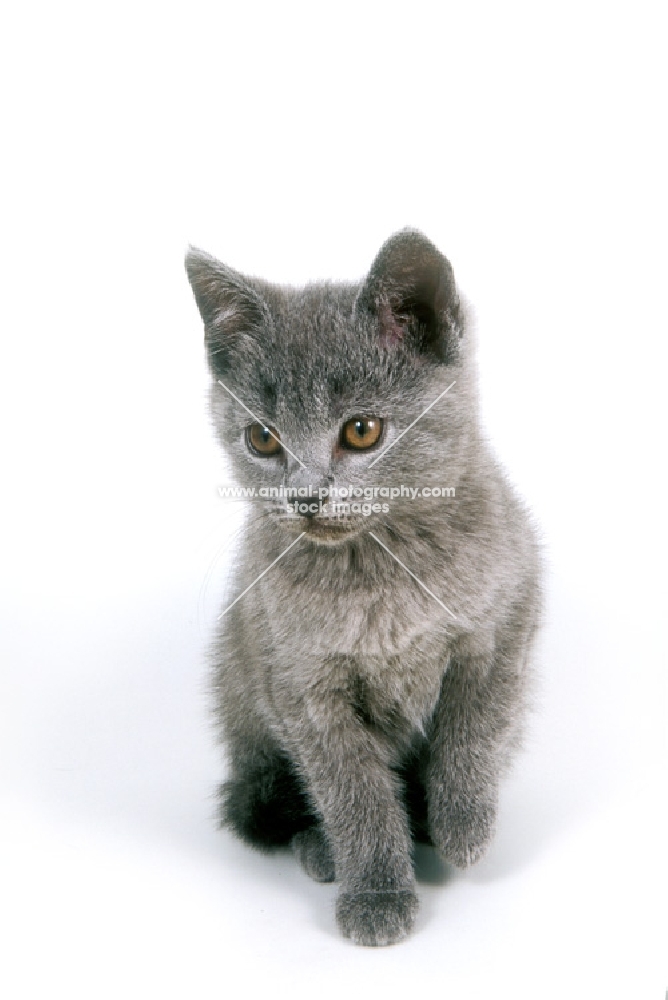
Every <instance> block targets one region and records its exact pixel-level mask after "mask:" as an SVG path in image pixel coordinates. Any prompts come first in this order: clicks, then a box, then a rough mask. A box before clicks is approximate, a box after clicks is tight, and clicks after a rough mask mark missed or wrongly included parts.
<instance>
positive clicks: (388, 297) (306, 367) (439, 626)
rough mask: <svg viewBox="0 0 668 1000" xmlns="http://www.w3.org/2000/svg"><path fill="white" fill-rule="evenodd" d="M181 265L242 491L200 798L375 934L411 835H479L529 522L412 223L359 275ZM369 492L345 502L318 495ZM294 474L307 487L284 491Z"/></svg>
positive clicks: (400, 914)
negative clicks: (215, 773) (213, 754)
mask: <svg viewBox="0 0 668 1000" xmlns="http://www.w3.org/2000/svg"><path fill="white" fill-rule="evenodd" d="M186 265H187V271H188V276H189V279H190V283H191V285H192V288H193V291H194V293H195V299H196V301H197V305H198V307H199V310H200V313H201V316H202V319H203V321H204V329H205V334H206V347H207V351H208V360H209V366H210V369H211V374H212V383H211V411H212V415H213V420H214V423H215V428H216V431H217V434H218V437H219V439H220V443H221V444H222V446H223V448H224V449H225V451H226V452H227V454H228V456H229V458H230V460H231V463H232V466H233V468H234V472H235V476H236V478H237V479H238V481H239V483H240V484H242V485H243V486H246V487H251V488H252V487H255V488H256V494H257V499H255V500H254V501H253V507H252V515H251V518H250V519H249V523H248V526H247V529H246V534H245V539H244V542H243V546H242V550H241V558H240V561H239V564H238V565H237V566H236V575H235V578H234V588H233V594H232V596H233V597H238V598H239V599H238V600H236V603H234V604H233V606H232V607H230V608H228V609H227V610H225V613H224V614H223V615H222V617H221V619H220V625H221V628H220V633H219V636H218V639H217V643H216V645H215V652H214V660H215V690H216V693H217V711H218V714H219V718H220V723H221V730H222V733H223V738H224V741H225V744H226V746H227V749H228V751H229V762H230V767H231V774H230V777H229V780H228V781H227V782H225V784H223V786H222V789H221V795H222V815H223V818H224V821H225V822H226V823H227V824H228V825H229V826H230V827H231V828H232V829H233V830H234V831H235V832H236V833H237V834H238V835H239V836H240V837H242V838H243V839H244V840H245V841H247V842H248V843H250V844H253V845H255V846H258V847H264V848H269V847H272V846H276V845H282V844H291V845H292V847H293V849H294V852H295V854H296V855H297V857H298V858H299V859H300V861H301V863H302V865H303V866H304V868H305V869H306V871H307V872H308V874H309V875H311V876H312V877H313V878H315V879H317V880H319V881H322V882H328V881H332V880H334V879H336V880H337V881H338V882H339V883H340V890H339V895H338V899H337V907H336V916H337V921H338V924H339V927H340V929H341V931H342V933H343V934H344V935H345V936H347V937H349V938H352V940H353V941H355V942H357V943H359V944H364V945H385V944H392V943H393V942H396V941H399V940H400V939H401V938H403V937H405V936H406V935H407V934H408V933H409V931H410V930H411V927H412V926H413V923H414V920H415V916H416V912H417V908H418V896H417V893H416V887H415V876H414V872H413V866H412V861H411V848H412V843H413V841H414V840H416V839H417V840H424V841H427V842H431V843H432V844H433V845H434V846H435V847H436V849H437V850H438V851H439V852H440V854H441V855H442V857H443V858H444V859H445V860H446V861H447V862H450V863H452V864H454V865H457V866H458V867H462V868H463V867H466V866H467V865H471V864H473V863H474V862H476V861H477V860H478V859H479V858H481V857H482V855H483V854H484V852H485V850H486V849H487V847H488V845H489V842H490V838H491V837H492V834H493V831H494V822H495V814H496V808H497V795H498V785H499V778H500V776H501V774H502V772H503V770H504V767H505V765H506V763H507V761H508V758H509V755H510V753H511V751H512V749H513V747H514V746H516V744H517V739H518V730H519V724H520V720H521V716H522V714H523V702H524V700H525V691H526V687H527V671H528V658H529V653H530V647H531V641H532V638H533V636H534V632H535V629H536V624H537V619H538V609H539V589H538V576H539V573H538V555H537V546H536V541H535V537H534V533H533V530H532V528H531V525H530V523H529V521H528V518H527V515H526V514H525V512H524V510H523V508H522V506H521V505H520V503H519V502H518V500H517V498H516V496H515V494H514V493H513V491H512V489H511V488H510V486H509V484H508V482H507V481H506V478H505V476H504V474H503V472H502V471H501V469H500V468H499V466H498V464H497V463H496V461H495V459H494V458H493V456H492V454H491V453H490V450H489V448H488V446H487V445H486V443H485V441H484V439H483V437H482V434H481V431H480V427H479V421H478V413H477V403H476V380H475V371H474V366H473V362H472V358H471V354H472V351H471V345H470V343H469V336H468V334H467V328H466V315H465V310H464V308H463V306H462V304H461V302H460V299H459V295H458V292H457V288H456V285H455V281H454V277H453V272H452V268H451V267H450V264H449V263H448V261H447V260H446V259H445V257H443V256H442V254H441V253H440V252H439V251H438V250H437V249H436V248H435V247H434V246H433V245H432V244H431V243H430V242H429V241H428V240H427V239H426V238H425V237H424V236H422V235H421V234H420V233H418V232H415V231H411V230H406V231H403V232H400V233H398V234H396V235H395V236H393V237H392V238H391V239H389V240H388V241H387V243H385V245H384V246H383V247H382V249H381V250H380V252H379V254H378V256H377V257H376V259H375V261H374V263H373V265H372V267H371V270H370V271H369V274H368V275H367V277H366V278H365V279H364V281H362V282H361V283H360V284H328V283H319V284H312V285H308V286H307V287H305V288H300V289H295V288H286V287H278V286H275V285H271V284H269V283H267V282H265V281H262V280H259V279H257V278H248V277H245V276H244V275H241V274H239V273H237V272H236V271H233V270H232V269H231V268H229V267H227V266H226V265H224V264H221V263H219V262H218V261H217V260H215V259H214V258H212V257H210V256H208V255H207V254H205V253H202V252H200V251H199V250H191V251H190V252H189V253H188V256H187V260H186ZM452 383H454V384H452ZM448 387H450V388H448ZM446 390H447V391H446ZM432 404H433V405H432ZM372 463H373V465H372ZM375 486H377V487H379V489H378V491H377V492H376V493H375V494H374V493H373V490H371V492H370V493H369V492H368V491H367V493H366V494H365V496H367V497H373V502H369V503H368V504H366V505H365V506H364V508H362V504H361V503H359V502H358V503H350V506H349V507H348V508H347V509H346V507H345V502H344V501H343V500H342V496H341V495H340V496H339V501H340V502H344V507H343V508H336V507H335V506H334V503H333V502H330V501H329V499H327V500H323V499H322V498H323V497H324V496H326V494H327V492H328V491H329V492H330V495H335V494H336V491H337V490H340V489H344V490H347V489H349V488H350V487H353V489H354V488H355V487H362V488H364V487H367V488H368V487H375ZM268 487H274V489H273V490H269V489H268ZM280 487H285V488H287V490H288V493H287V495H286V490H285V489H284V490H283V492H282V494H281V491H280V490H279V488H280ZM305 487H311V493H312V495H314V496H315V497H316V498H317V499H316V500H315V501H314V502H303V501H302V502H301V503H297V505H295V502H294V501H293V499H291V497H290V495H289V490H290V489H292V490H293V491H295V490H299V488H302V495H303V494H304V493H306V490H305V489H304V488H305ZM381 487H382V488H383V490H384V492H382V491H381V489H380V488H381ZM400 487H404V489H403V490H401V495H396V494H398V493H399V488H400ZM434 487H438V488H441V489H445V490H446V493H445V494H444V495H442V496H440V497H438V496H437V497H434V496H431V495H425V492H426V493H428V492H429V490H432V489H433V488H434ZM392 488H394V490H393V491H392V493H390V490H391V489H392ZM425 488H427V489H426V491H425ZM260 490H262V493H260ZM358 492H359V491H358ZM453 492H454V495H453ZM407 494H409V495H407ZM294 495H298V494H294V493H293V496H294ZM344 495H345V494H343V496H344ZM381 498H384V502H381ZM388 498H389V499H388ZM348 499H349V501H350V498H348ZM274 563H276V564H275V565H272V564H274ZM248 588H249V589H248ZM245 591H247V592H245ZM244 592H245V593H244ZM239 595H243V596H240V597H239Z"/></svg>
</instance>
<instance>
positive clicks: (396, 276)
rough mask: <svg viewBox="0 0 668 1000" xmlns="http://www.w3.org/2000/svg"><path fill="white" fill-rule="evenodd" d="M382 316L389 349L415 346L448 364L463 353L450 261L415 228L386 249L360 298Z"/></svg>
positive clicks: (382, 330)
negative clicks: (401, 345)
mask: <svg viewBox="0 0 668 1000" xmlns="http://www.w3.org/2000/svg"><path fill="white" fill-rule="evenodd" d="M357 308H358V310H359V309H360V308H361V309H366V310H368V311H369V312H371V313H372V314H373V315H374V316H375V317H377V320H378V332H379V337H380V342H381V344H382V346H384V347H394V346H395V345H397V344H399V343H407V344H411V345H412V346H414V347H415V348H416V349H417V350H418V351H419V352H420V353H423V354H432V355H433V356H435V357H436V358H438V359H439V360H440V361H444V362H446V363H448V362H450V361H453V360H454V359H455V358H456V356H457V350H458V344H459V339H460V337H461V335H462V317H461V311H460V306H459V298H458V295H457V288H456V285H455V277H454V274H453V271H452V267H451V266H450V263H449V261H447V260H446V258H445V257H444V256H443V254H442V253H440V252H439V251H438V250H437V249H436V247H435V246H434V245H433V243H430V242H429V240H428V239H427V238H426V237H425V236H423V235H422V233H419V232H417V231H416V230H414V229H403V230H402V231H401V232H399V233H396V234H395V235H394V236H391V237H390V239H389V240H388V241H387V242H386V243H385V244H384V245H383V246H382V247H381V249H380V252H379V253H378V256H377V257H376V259H375V261H374V262H373V265H372V267H371V270H370V271H369V275H368V277H367V279H366V281H365V283H364V286H363V287H362V290H361V292H360V295H359V297H358V300H357Z"/></svg>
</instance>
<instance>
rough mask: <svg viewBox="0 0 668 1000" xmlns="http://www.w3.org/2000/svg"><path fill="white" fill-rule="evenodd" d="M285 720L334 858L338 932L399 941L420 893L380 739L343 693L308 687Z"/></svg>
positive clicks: (358, 938) (366, 941)
mask: <svg viewBox="0 0 668 1000" xmlns="http://www.w3.org/2000/svg"><path fill="white" fill-rule="evenodd" d="M286 723H287V730H288V738H289V741H290V744H291V751H292V753H293V754H294V756H295V758H296V759H297V760H298V761H299V765H300V770H301V772H302V774H303V775H304V776H305V777H306V781H307V785H308V788H309V792H310V796H311V798H312V801H313V802H314V804H315V806H316V808H317V810H318V812H319V813H320V816H321V819H322V825H323V830H324V835H325V837H326V839H327V842H328V843H329V845H330V846H331V848H332V852H333V855H334V865H335V868H336V874H337V877H338V879H339V880H340V882H341V888H340V892H339V897H338V900H337V906H336V915H337V921H338V924H339V927H340V929H341V931H342V933H343V934H344V936H346V937H349V938H351V939H352V940H353V941H354V942H356V943H357V944H363V945H387V944H393V943H394V942H396V941H400V940H401V939H402V938H404V937H405V936H406V935H407V934H408V933H409V932H410V930H411V928H412V926H413V922H414V919H415V915H416V912H417V895H416V892H415V879H414V875H413V868H412V863H411V854H410V838H409V831H408V821H407V817H406V813H405V810H404V807H403V805H402V804H401V802H400V798H399V794H398V788H397V785H396V776H395V775H394V774H393V772H392V771H391V769H390V767H389V765H388V763H387V760H386V759H385V758H386V755H385V753H384V752H383V748H382V745H381V743H380V741H379V740H377V739H376V738H375V737H374V736H373V735H372V734H371V733H370V732H369V730H368V729H367V728H365V726H364V725H363V724H362V722H361V721H360V719H359V718H358V716H357V715H356V713H355V711H354V709H353V706H352V704H351V702H350V700H349V698H347V697H346V694H345V691H335V692H332V690H331V689H329V690H328V691H327V693H326V695H325V694H323V696H321V697H319V696H318V695H317V694H314V693H313V692H311V693H310V694H309V695H308V696H306V697H304V698H302V699H300V700H299V703H295V702H293V705H292V711H291V712H290V714H289V718H287V719H286Z"/></svg>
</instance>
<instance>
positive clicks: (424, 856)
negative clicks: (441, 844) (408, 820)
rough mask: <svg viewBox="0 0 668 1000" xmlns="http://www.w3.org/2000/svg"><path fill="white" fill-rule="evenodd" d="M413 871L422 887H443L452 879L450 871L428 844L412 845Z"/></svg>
mask: <svg viewBox="0 0 668 1000" xmlns="http://www.w3.org/2000/svg"><path fill="white" fill-rule="evenodd" d="M413 869H414V871H415V877H416V879H417V880H418V882H421V883H422V884H423V885H445V884H446V883H447V882H450V881H451V879H452V870H451V869H450V867H449V866H448V865H447V864H446V863H445V861H444V860H443V858H442V857H441V856H440V855H439V853H438V851H437V850H436V849H435V848H434V847H432V846H431V845H429V844H414V845H413Z"/></svg>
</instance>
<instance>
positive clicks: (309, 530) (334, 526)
mask: <svg viewBox="0 0 668 1000" xmlns="http://www.w3.org/2000/svg"><path fill="white" fill-rule="evenodd" d="M362 527H363V525H361V524H358V523H356V522H355V521H335V520H324V519H316V518H310V519H308V520H307V521H306V523H305V524H304V525H303V530H304V532H305V533H306V534H307V535H308V536H309V537H310V538H313V539H314V540H317V541H319V542H325V543H330V544H332V543H336V542H342V541H344V540H345V539H346V538H351V537H352V536H353V535H357V534H359V532H360V530H361V528H362Z"/></svg>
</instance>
